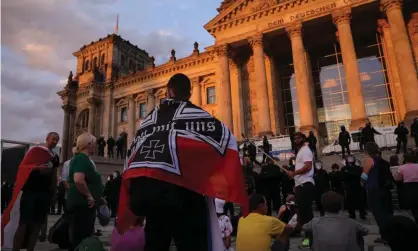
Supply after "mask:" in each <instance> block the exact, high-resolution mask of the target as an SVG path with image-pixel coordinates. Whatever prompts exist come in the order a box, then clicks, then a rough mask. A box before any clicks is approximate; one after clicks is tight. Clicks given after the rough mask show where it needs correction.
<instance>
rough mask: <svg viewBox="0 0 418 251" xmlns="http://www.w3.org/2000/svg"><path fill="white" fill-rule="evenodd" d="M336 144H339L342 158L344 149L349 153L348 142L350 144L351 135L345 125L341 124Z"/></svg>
mask: <svg viewBox="0 0 418 251" xmlns="http://www.w3.org/2000/svg"><path fill="white" fill-rule="evenodd" d="M338 144H339V145H340V146H341V151H342V155H343V159H344V158H345V151H346V150H347V154H348V155H350V144H351V136H350V133H349V132H347V130H346V129H345V126H343V125H342V126H341V132H340V134H339V136H338Z"/></svg>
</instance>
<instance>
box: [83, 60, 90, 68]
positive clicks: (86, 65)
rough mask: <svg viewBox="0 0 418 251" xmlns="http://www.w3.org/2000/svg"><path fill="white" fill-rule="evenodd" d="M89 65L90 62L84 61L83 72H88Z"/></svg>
mask: <svg viewBox="0 0 418 251" xmlns="http://www.w3.org/2000/svg"><path fill="white" fill-rule="evenodd" d="M89 64H90V61H89V60H86V61H85V62H84V70H85V71H88V70H89Z"/></svg>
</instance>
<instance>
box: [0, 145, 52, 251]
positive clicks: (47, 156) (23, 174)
mask: <svg viewBox="0 0 418 251" xmlns="http://www.w3.org/2000/svg"><path fill="white" fill-rule="evenodd" d="M53 158H54V154H53V153H52V152H51V151H50V150H49V149H48V148H46V147H44V146H35V147H33V148H31V149H30V150H29V151H28V152H27V153H26V155H25V157H24V158H23V160H22V162H21V163H20V165H19V169H18V172H17V176H16V182H15V186H14V189H13V195H12V199H11V201H10V203H9V205H8V206H7V208H6V210H5V211H4V214H3V216H2V218H1V230H2V231H1V246H2V248H12V246H13V238H14V234H15V232H16V229H17V226H18V224H19V215H20V214H19V208H20V197H21V192H22V188H23V186H24V185H25V183H26V180H27V179H28V178H29V175H30V173H31V172H32V170H33V168H34V167H36V166H40V165H43V164H47V163H48V162H49V161H51V160H52V159H53Z"/></svg>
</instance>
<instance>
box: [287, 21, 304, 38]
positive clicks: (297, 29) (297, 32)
mask: <svg viewBox="0 0 418 251" xmlns="http://www.w3.org/2000/svg"><path fill="white" fill-rule="evenodd" d="M286 32H287V34H288V35H289V37H290V38H292V37H300V36H302V23H294V24H291V25H288V26H286Z"/></svg>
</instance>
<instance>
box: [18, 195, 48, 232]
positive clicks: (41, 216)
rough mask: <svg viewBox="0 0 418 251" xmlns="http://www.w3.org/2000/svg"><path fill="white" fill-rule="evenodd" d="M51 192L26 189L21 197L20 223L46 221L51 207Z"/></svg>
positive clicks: (39, 223)
mask: <svg viewBox="0 0 418 251" xmlns="http://www.w3.org/2000/svg"><path fill="white" fill-rule="evenodd" d="M50 204H51V198H50V193H45V192H29V191H24V192H23V194H22V197H21V199H20V220H19V223H20V224H36V225H42V224H44V223H45V221H46V218H47V216H48V212H49V209H50Z"/></svg>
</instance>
